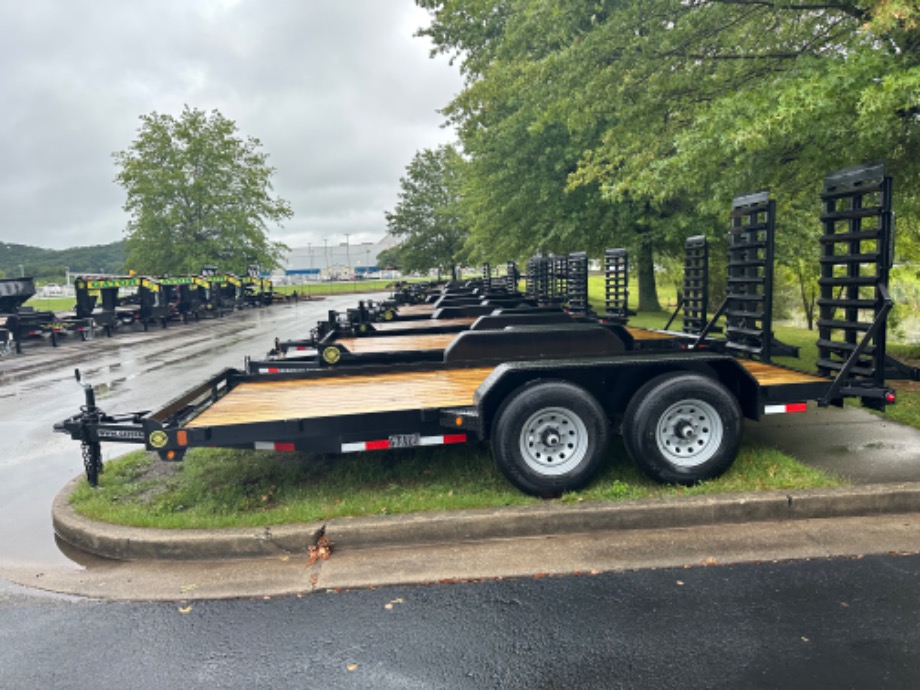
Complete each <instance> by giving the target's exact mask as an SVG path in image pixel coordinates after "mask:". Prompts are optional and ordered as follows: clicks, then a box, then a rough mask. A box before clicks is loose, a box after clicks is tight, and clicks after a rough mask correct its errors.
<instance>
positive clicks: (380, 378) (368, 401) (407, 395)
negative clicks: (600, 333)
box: [186, 367, 492, 427]
mask: <svg viewBox="0 0 920 690" xmlns="http://www.w3.org/2000/svg"><path fill="white" fill-rule="evenodd" d="M491 372H492V367H483V368H477V369H442V370H438V371H423V372H400V373H393V374H380V375H377V376H367V375H365V376H360V375H343V376H336V377H332V378H323V379H312V380H301V381H254V382H248V383H241V384H239V385H238V386H236V388H234V389H233V390H231V391H230V392H229V393H227V394H226V395H225V396H224V397H223V398H221V399H220V400H218V401H217V402H216V403H215V404H214V405H212V406H211V407H210V408H208V409H206V410H205V411H204V412H202V413H201V414H200V415H199V416H198V417H197V418H195V419H193V420H192V421H190V422H189V423H188V424H187V425H186V426H188V427H206V426H223V425H228V424H249V423H254V422H270V421H279V420H285V419H317V418H322V417H333V416H337V415H350V414H370V413H376V412H392V411H399V410H414V409H427V408H441V407H452V406H458V405H472V404H473V394H474V393H475V392H476V389H477V388H478V387H479V385H480V384H481V383H482V382H483V381H484V380H485V378H486V376H488V375H489V374H490V373H491Z"/></svg>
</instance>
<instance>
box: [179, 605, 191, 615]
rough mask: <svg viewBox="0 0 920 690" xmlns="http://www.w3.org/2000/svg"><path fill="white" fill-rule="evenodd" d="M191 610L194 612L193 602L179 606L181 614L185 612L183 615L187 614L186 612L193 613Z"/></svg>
mask: <svg viewBox="0 0 920 690" xmlns="http://www.w3.org/2000/svg"><path fill="white" fill-rule="evenodd" d="M191 612H192V605H191V604H189V605H188V606H180V607H179V613H181V614H183V615H185V614H186V613H191Z"/></svg>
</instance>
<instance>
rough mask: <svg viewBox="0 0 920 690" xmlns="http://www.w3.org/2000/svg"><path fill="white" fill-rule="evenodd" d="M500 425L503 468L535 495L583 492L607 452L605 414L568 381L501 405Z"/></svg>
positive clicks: (497, 451)
mask: <svg viewBox="0 0 920 690" xmlns="http://www.w3.org/2000/svg"><path fill="white" fill-rule="evenodd" d="M496 420H497V421H496V423H495V426H494V428H493V431H492V454H493V455H494V456H495V461H496V463H497V464H498V468H499V469H500V470H501V471H502V474H504V475H505V477H507V479H508V481H510V482H511V483H512V484H514V485H515V486H516V487H517V488H519V489H520V490H521V491H523V492H525V493H528V494H531V495H534V496H542V497H545V498H550V497H555V496H559V495H560V494H562V493H563V492H564V491H575V490H577V489H580V488H582V487H584V486H585V485H586V484H587V483H588V482H590V481H591V479H593V477H594V475H595V474H596V473H597V471H598V469H599V468H600V466H601V463H602V462H603V460H604V456H605V454H606V451H607V442H608V436H609V435H608V424H607V417H606V415H605V414H604V409H603V408H602V407H601V406H600V403H598V402H597V400H595V399H594V397H593V396H592V395H591V394H590V393H588V391H586V390H585V389H584V388H582V387H581V386H576V385H574V384H572V383H568V382H566V381H545V382H542V383H537V384H534V385H531V386H526V387H524V388H522V389H520V390H519V391H517V392H516V393H514V394H512V395H511V396H510V397H509V398H508V399H507V400H506V401H505V402H504V403H503V404H502V407H501V408H500V410H499V412H498V415H497V417H496Z"/></svg>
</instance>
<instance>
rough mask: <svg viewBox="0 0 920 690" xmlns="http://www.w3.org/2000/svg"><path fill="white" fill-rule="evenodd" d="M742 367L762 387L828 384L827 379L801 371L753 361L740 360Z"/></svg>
mask: <svg viewBox="0 0 920 690" xmlns="http://www.w3.org/2000/svg"><path fill="white" fill-rule="evenodd" d="M738 361H739V362H740V363H741V365H742V366H743V367H744V368H745V369H747V370H748V371H749V372H750V373H751V374H753V376H754V378H755V379H757V382H758V383H759V384H760V385H762V386H771V385H773V386H775V385H785V384H789V383H827V381H828V380H827V379H826V378H822V377H820V376H815V375H814V374H805V373H803V372H801V371H794V370H792V369H786V368H784V367H778V366H776V365H774V364H765V363H764V362H757V361H754V360H752V359H740V360H738Z"/></svg>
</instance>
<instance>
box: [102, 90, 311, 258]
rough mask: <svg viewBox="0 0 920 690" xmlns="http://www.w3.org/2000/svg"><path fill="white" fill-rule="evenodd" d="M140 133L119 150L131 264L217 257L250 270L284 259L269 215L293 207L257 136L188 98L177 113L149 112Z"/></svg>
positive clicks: (284, 214) (276, 216)
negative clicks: (276, 189) (275, 182)
mask: <svg viewBox="0 0 920 690" xmlns="http://www.w3.org/2000/svg"><path fill="white" fill-rule="evenodd" d="M140 119H141V126H140V128H139V130H138V135H137V137H136V138H135V140H134V141H133V142H132V143H131V146H130V147H128V149H127V150H125V151H119V152H117V153H115V154H114V158H115V162H116V164H117V166H118V168H119V171H118V174H117V176H116V178H115V180H116V182H117V183H118V184H120V185H121V186H122V187H124V189H125V191H126V192H127V200H126V202H125V205H124V208H125V210H126V211H127V212H129V213H130V214H131V219H130V221H129V222H128V226H127V228H126V230H125V238H126V249H127V265H128V267H129V268H131V269H133V270H135V271H138V272H140V273H154V274H162V273H197V272H198V271H199V270H200V269H201V267H202V266H204V265H206V264H214V265H217V266H219V267H220V268H221V270H225V271H235V272H238V273H243V272H245V270H246V268H247V266H249V265H250V264H259V265H260V266H262V267H263V268H265V269H268V268H274V267H276V266H278V265H279V259H280V257H281V256H282V254H283V252H284V251H285V250H286V249H287V247H285V246H284V245H283V244H280V243H277V242H271V241H269V239H268V237H267V233H268V226H269V223H278V224H280V223H281V221H283V220H285V219H287V218H290V217H291V216H292V215H293V212H292V211H291V207H290V204H289V203H288V202H287V201H285V200H284V199H281V198H278V197H274V196H272V185H271V178H272V175H273V174H274V172H275V170H274V168H272V167H271V166H269V164H268V154H266V153H264V152H263V151H262V150H261V143H260V142H259V140H258V139H255V138H253V137H245V138H243V137H241V136H240V135H239V134H238V132H237V127H236V124H235V123H234V122H233V121H232V120H229V119H227V118H225V117H224V116H223V115H221V114H220V113H219V112H217V111H216V110H213V111H211V112H210V113H205V112H203V111H201V110H197V109H192V108H189V107H188V106H185V108H184V109H183V111H182V114H181V115H180V116H179V117H178V118H176V117H173V116H171V115H162V114H159V113H156V112H154V113H151V114H149V115H142V116H141V118H140Z"/></svg>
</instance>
